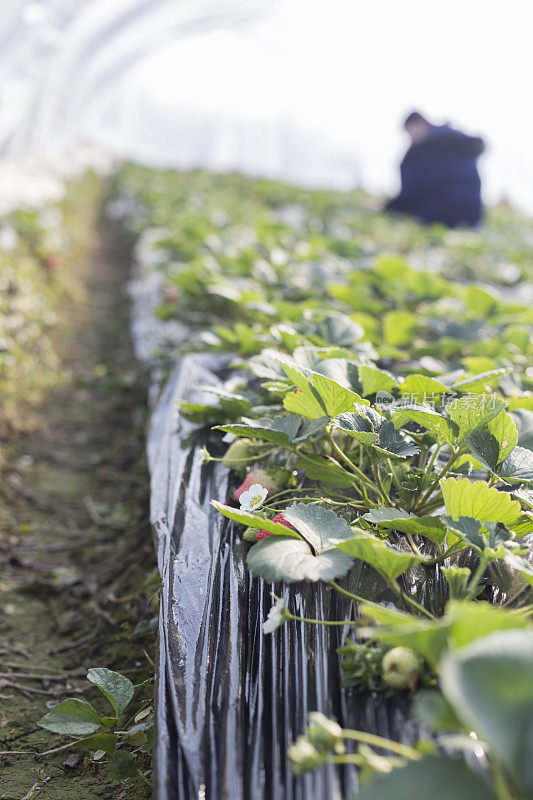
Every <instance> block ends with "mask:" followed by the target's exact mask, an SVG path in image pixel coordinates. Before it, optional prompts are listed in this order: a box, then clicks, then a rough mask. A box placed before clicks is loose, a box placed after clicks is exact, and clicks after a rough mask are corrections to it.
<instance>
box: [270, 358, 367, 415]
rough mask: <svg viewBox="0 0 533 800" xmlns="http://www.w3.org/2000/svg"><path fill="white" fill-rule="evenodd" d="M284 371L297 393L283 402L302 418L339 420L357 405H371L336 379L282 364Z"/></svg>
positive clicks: (291, 394)
mask: <svg viewBox="0 0 533 800" xmlns="http://www.w3.org/2000/svg"><path fill="white" fill-rule="evenodd" d="M283 369H284V370H285V373H286V375H287V377H288V378H289V380H290V381H291V383H293V384H294V385H295V386H296V390H295V391H293V392H289V394H288V395H287V396H286V397H285V399H284V401H283V405H284V406H285V408H286V409H287V411H292V412H293V413H295V414H301V415H302V416H304V417H307V418H309V419H317V418H319V417H323V416H326V415H328V416H330V417H336V416H337V414H341V413H342V412H343V411H351V410H352V409H353V407H354V403H362V404H363V405H369V403H368V400H363V399H362V398H361V397H360V395H358V394H357V393H356V392H352V391H351V390H350V389H346V388H345V387H344V386H341V385H340V384H339V383H337V381H335V380H333V378H328V377H326V376H325V375H320V374H319V373H318V372H311V371H310V370H306V371H305V372H304V371H303V370H301V369H299V368H298V367H296V366H291V365H290V364H283Z"/></svg>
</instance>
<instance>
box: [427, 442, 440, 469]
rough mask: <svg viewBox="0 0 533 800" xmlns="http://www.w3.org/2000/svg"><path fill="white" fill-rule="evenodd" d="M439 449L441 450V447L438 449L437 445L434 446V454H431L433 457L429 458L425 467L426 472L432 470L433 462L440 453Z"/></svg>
mask: <svg viewBox="0 0 533 800" xmlns="http://www.w3.org/2000/svg"><path fill="white" fill-rule="evenodd" d="M441 449H442V448H441V447H439V446H438V445H435V452H434V453H433V455H432V456H431V459H430V462H429V464H428V465H427V467H426V468H425V469H426V472H429V471H430V470H432V469H433V464H434V463H435V461H436V459H437V456H438V454H439V453H440V451H441Z"/></svg>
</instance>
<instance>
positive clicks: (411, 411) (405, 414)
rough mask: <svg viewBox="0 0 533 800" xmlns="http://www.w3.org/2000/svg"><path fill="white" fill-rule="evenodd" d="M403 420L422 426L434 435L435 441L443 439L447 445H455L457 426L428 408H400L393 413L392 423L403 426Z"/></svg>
mask: <svg viewBox="0 0 533 800" xmlns="http://www.w3.org/2000/svg"><path fill="white" fill-rule="evenodd" d="M404 419H408V420H411V421H412V422H416V423H417V425H422V427H423V428H427V430H428V431H431V432H432V433H434V434H435V436H436V437H437V439H443V440H444V441H445V442H447V443H448V444H449V445H453V444H455V441H456V439H457V435H458V433H459V426H458V425H457V424H456V423H455V422H453V420H451V419H448V417H445V416H443V415H442V414H439V413H438V411H435V410H434V409H432V408H430V407H428V406H400V407H399V408H398V409H396V411H395V413H394V421H395V423H397V424H400V425H403V424H404Z"/></svg>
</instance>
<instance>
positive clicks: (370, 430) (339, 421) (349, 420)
mask: <svg viewBox="0 0 533 800" xmlns="http://www.w3.org/2000/svg"><path fill="white" fill-rule="evenodd" d="M376 416H378V417H379V416H380V415H377V414H376ZM382 419H383V418H381V419H379V423H378V424H381V422H382ZM332 422H333V425H334V427H335V428H338V429H339V430H341V431H344V432H345V433H347V434H348V435H349V436H351V437H352V438H353V439H355V440H356V441H358V442H359V443H360V444H365V445H372V444H375V443H376V442H377V441H378V440H379V434H378V433H377V431H376V430H375V429H374V424H373V422H372V419H371V418H370V416H369V415H366V414H361V413H357V412H351V411H347V412H345V413H344V414H339V415H338V416H337V417H335V419H333V420H332Z"/></svg>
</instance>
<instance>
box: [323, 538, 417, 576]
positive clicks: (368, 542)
mask: <svg viewBox="0 0 533 800" xmlns="http://www.w3.org/2000/svg"><path fill="white" fill-rule="evenodd" d="M338 547H339V549H340V550H342V551H343V552H344V553H349V554H350V555H351V556H354V558H359V559H360V560H361V561H365V562H366V563H367V564H370V566H371V567H373V568H374V569H375V570H376V571H377V572H379V574H380V575H382V576H383V577H384V578H385V580H386V581H393V580H395V579H396V578H397V577H398V575H401V574H402V573H403V572H405V571H406V570H408V569H409V568H410V567H412V566H413V565H414V564H418V563H420V561H421V559H420V558H418V556H415V555H414V554H410V553H406V552H405V551H403V550H399V549H398V548H396V547H393V546H392V545H389V544H386V543H385V542H384V541H383V540H382V539H376V537H375V536H371V535H367V534H361V535H359V536H357V537H354V538H353V539H350V540H348V541H346V542H342V543H341V544H339V545H338Z"/></svg>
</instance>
